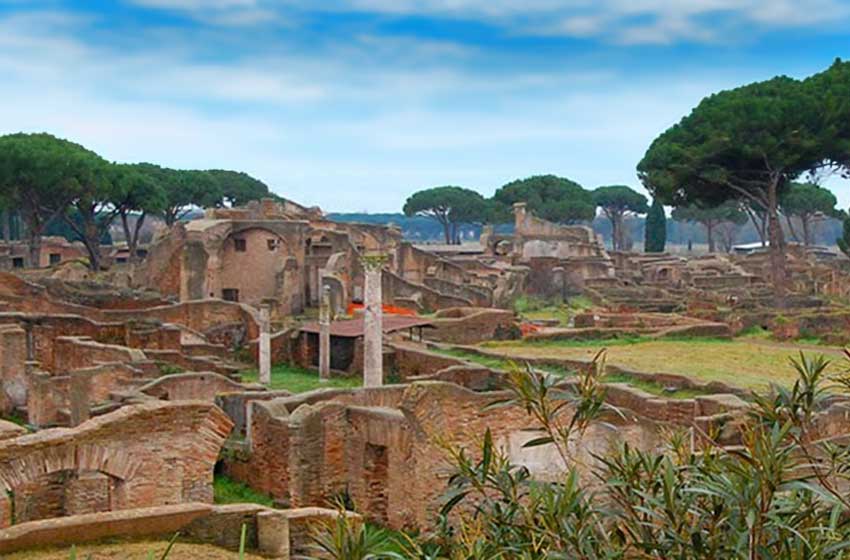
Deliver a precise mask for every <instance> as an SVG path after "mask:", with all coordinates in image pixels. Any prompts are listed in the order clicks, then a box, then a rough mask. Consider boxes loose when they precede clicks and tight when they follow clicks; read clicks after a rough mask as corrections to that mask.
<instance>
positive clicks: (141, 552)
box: [3, 540, 263, 560]
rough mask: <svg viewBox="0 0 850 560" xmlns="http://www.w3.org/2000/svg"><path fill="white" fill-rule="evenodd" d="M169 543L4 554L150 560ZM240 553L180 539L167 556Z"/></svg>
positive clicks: (195, 559) (32, 559)
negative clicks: (183, 541)
mask: <svg viewBox="0 0 850 560" xmlns="http://www.w3.org/2000/svg"><path fill="white" fill-rule="evenodd" d="M167 546H168V542H167V541H163V540H146V541H135V542H126V541H124V542H113V543H97V544H88V545H80V546H77V547H76V551H75V552H76V556H71V550H70V549H69V548H67V547H63V548H48V549H43V550H29V551H25V552H16V553H15V554H8V555H4V556H3V559H4V560H68V559H69V558H74V557H75V558H77V559H79V560H87V559H91V560H149V559H150V558H160V557H161V556H162V553H163V552H165V549H166V547H167ZM238 556H239V555H238V553H236V552H233V551H230V550H225V549H223V548H218V547H215V546H211V545H207V544H191V543H182V542H179V541H178V542H177V543H176V544H175V545H174V547H173V548H172V549H171V553H170V554H169V555H168V560H236V559H237V558H238ZM261 558H263V557H262V556H257V555H256V554H249V553H247V552H246V553H245V559H246V560H260V559H261Z"/></svg>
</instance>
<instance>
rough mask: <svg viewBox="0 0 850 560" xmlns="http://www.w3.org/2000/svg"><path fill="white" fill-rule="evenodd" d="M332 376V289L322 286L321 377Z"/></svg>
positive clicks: (320, 321) (325, 379)
mask: <svg viewBox="0 0 850 560" xmlns="http://www.w3.org/2000/svg"><path fill="white" fill-rule="evenodd" d="M330 377H331V289H330V287H329V286H322V298H321V301H320V302H319V379H320V380H321V381H327V380H328V379H330Z"/></svg>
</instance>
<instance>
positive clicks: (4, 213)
mask: <svg viewBox="0 0 850 560" xmlns="http://www.w3.org/2000/svg"><path fill="white" fill-rule="evenodd" d="M11 218H12V213H11V212H9V210H0V221H2V222H3V225H2V233H3V241H5V242H6V243H8V242H9V241H11V240H12V226H11Z"/></svg>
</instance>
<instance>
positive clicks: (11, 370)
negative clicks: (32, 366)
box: [0, 325, 30, 412]
mask: <svg viewBox="0 0 850 560" xmlns="http://www.w3.org/2000/svg"><path fill="white" fill-rule="evenodd" d="M27 332H29V331H24V329H22V328H20V327H18V326H17V325H0V382H2V385H0V389H2V391H1V393H2V394H0V408H2V411H3V412H10V411H11V410H12V409H13V408H15V407H22V406H24V405H25V404H26V403H27V390H28V386H29V381H28V379H27V372H26V363H27V355H28V353H29V352H30V349H29V348H28V343H29V341H30V339H29V338H28V336H27Z"/></svg>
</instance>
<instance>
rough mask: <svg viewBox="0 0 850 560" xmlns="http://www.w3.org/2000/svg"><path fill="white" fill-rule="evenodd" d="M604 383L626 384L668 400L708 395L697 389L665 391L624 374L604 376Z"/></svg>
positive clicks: (658, 384)
mask: <svg viewBox="0 0 850 560" xmlns="http://www.w3.org/2000/svg"><path fill="white" fill-rule="evenodd" d="M605 383H627V384H628V385H630V386H632V387H634V388H635V389H640V390H641V391H644V392H646V393H649V394H650V395H657V396H659V397H665V398H668V399H692V398H694V397H699V396H702V395H706V394H708V392H707V391H701V390H699V389H676V390H675V391H667V390H666V389H665V386H664V385H663V384H661V383H657V382H655V381H648V380H646V379H640V378H637V377H634V376H631V375H628V374H626V373H612V374H609V375H606V376H605Z"/></svg>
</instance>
